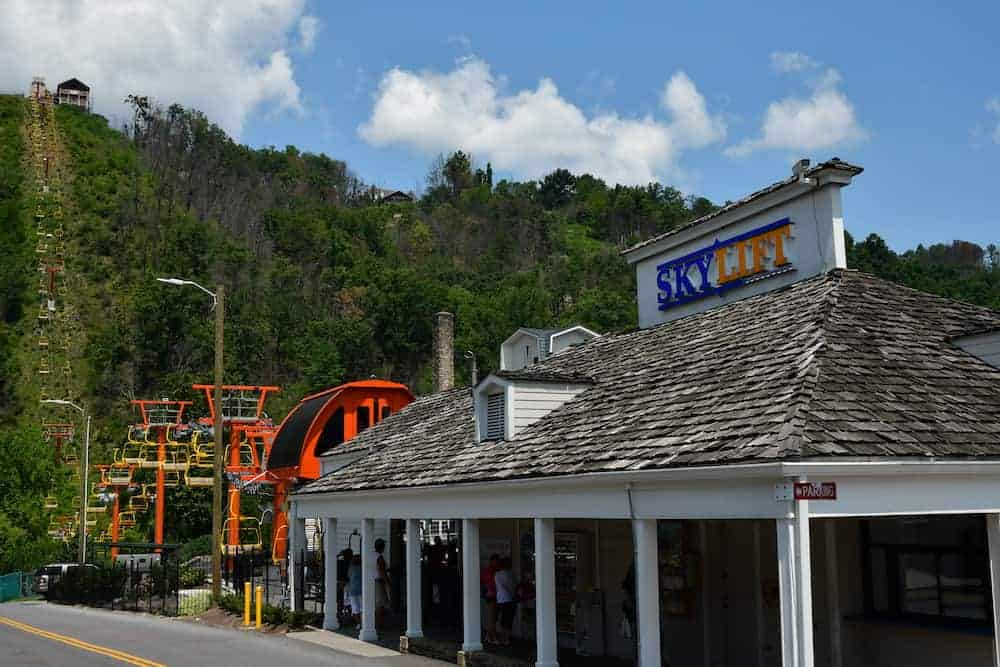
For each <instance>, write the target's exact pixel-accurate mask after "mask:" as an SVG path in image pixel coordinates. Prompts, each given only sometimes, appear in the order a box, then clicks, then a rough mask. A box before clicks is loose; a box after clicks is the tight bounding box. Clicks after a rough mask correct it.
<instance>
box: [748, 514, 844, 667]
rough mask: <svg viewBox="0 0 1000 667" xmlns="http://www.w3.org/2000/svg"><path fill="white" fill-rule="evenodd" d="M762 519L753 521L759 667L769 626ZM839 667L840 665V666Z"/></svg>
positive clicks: (755, 625)
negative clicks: (765, 598) (763, 572)
mask: <svg viewBox="0 0 1000 667" xmlns="http://www.w3.org/2000/svg"><path fill="white" fill-rule="evenodd" d="M760 528H761V525H760V521H754V522H753V615H754V632H755V633H756V635H757V636H756V639H757V667H764V649H765V647H766V646H767V626H765V624H764V590H763V575H762V574H761V572H762V568H761V556H760ZM838 667H839V666H838Z"/></svg>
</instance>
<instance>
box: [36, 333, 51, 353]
mask: <svg viewBox="0 0 1000 667" xmlns="http://www.w3.org/2000/svg"><path fill="white" fill-rule="evenodd" d="M38 347H40V348H42V349H43V350H47V349H49V337H48V336H45V335H42V336H39V337H38Z"/></svg>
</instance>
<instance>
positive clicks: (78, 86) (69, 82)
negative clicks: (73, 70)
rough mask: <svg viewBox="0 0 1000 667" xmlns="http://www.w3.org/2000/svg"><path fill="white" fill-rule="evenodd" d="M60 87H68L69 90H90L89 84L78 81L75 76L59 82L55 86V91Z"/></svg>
mask: <svg viewBox="0 0 1000 667" xmlns="http://www.w3.org/2000/svg"><path fill="white" fill-rule="evenodd" d="M62 88H68V89H70V90H86V91H90V86H88V85H87V84H85V83H84V82H83V81H80V80H79V79H77V78H76V77H73V78H72V79H66V80H65V81H63V82H62V83H60V84H59V85H58V86H56V92H59V90H60V89H62Z"/></svg>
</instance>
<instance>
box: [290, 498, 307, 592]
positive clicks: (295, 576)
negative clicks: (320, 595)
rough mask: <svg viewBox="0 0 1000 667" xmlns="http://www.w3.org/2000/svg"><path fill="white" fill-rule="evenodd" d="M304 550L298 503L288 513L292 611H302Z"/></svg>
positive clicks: (301, 518) (304, 536) (304, 521)
mask: <svg viewBox="0 0 1000 667" xmlns="http://www.w3.org/2000/svg"><path fill="white" fill-rule="evenodd" d="M305 548H306V520H305V518H304V517H299V509H298V503H292V504H291V507H290V509H289V511H288V593H289V597H290V599H289V601H288V602H289V605H290V606H291V608H292V610H293V611H302V607H303V602H304V600H305V582H304V581H303V580H302V574H303V568H302V562H303V561H302V556H303V551H304V550H305Z"/></svg>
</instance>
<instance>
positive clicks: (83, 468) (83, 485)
mask: <svg viewBox="0 0 1000 667" xmlns="http://www.w3.org/2000/svg"><path fill="white" fill-rule="evenodd" d="M41 402H42V403H43V404H45V405H65V406H68V407H71V408H73V409H74V410H76V411H77V412H79V413H80V414H81V415H82V416H83V418H84V422H85V425H84V431H83V457H82V458H81V459H80V517H79V519H78V520H79V522H80V528H79V531H78V535H79V538H80V553H79V554H78V558H79V561H80V565H83V564H85V563H86V562H87V501H88V500H89V496H90V494H89V491H88V486H89V485H88V475H89V473H90V415H89V414H87V411H86V410H84V409H83V408H81V407H80V406H79V405H77V404H76V403H74V402H73V401H67V400H64V399H59V398H47V399H44V400H42V401H41Z"/></svg>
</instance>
